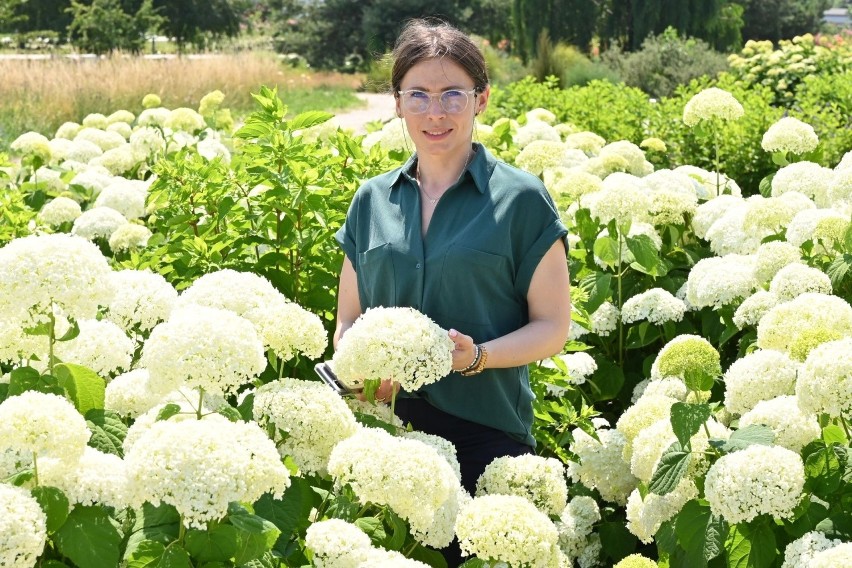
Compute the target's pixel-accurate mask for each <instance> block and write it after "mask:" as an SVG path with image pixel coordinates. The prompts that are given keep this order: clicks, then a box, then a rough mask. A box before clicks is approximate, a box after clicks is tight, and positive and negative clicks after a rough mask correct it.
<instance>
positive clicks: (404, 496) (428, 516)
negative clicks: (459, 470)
mask: <svg viewBox="0 0 852 568" xmlns="http://www.w3.org/2000/svg"><path fill="white" fill-rule="evenodd" d="M424 471H428V472H430V475H429V476H428V478H427V477H424V476H423V472H424ZM328 472H329V473H330V474H331V475H332V477H334V478H335V480H336V481H337V482H338V483H340V484H346V483H348V484H349V485H350V486H351V487H352V490H353V491H354V492H355V494H356V495H357V496H358V499H359V500H360V501H361V502H362V503H368V502H372V503H375V504H378V505H388V506H389V507H390V508H391V509H393V510H394V511H395V512H396V513H397V514H398V515H399V516H401V517H402V518H404V519H406V520H407V521H408V522H409V525H410V527H411V532H412V534H413V535H414V536H415V538H417V539H418V540H420V542H423V543H425V544H429V545H430V546H437V547H443V546H446V545H447V544H449V543H450V541H451V540H452V537H453V533H452V522H453V520H454V519H453V518H450V519H449V526H447V525H446V524H445V523H438V521H446V519H444V518H443V515H441V514H439V511H440V509H441V508H442V507H445V506H448V505H453V504H454V503H456V506H457V499H458V491H459V487H460V483H459V480H458V478H457V477H456V475H455V472H454V471H453V469H452V467H450V464H449V463H448V462H447V460H446V459H444V457H443V456H442V455H441V454H440V453H438V451H437V450H435V449H434V448H432V447H431V446H430V445H428V444H424V443H423V442H420V441H418V440H413V439H406V438H399V437H394V436H391V435H390V434H388V433H387V432H385V431H384V430H379V429H376V428H362V429H360V430H359V431H358V432H356V433H355V435H353V436H350V437H349V438H347V439H345V440H343V441H342V442H340V443H338V444H337V445H336V446H335V447H334V449H333V450H332V452H331V456H330V457H329V461H328ZM450 516H451V517H455V515H450ZM441 524H443V526H437V525H441Z"/></svg>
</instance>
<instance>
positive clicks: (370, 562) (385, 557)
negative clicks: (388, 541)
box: [357, 548, 430, 568]
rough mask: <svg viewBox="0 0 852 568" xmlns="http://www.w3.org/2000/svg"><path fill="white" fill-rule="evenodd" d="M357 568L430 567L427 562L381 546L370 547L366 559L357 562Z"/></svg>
mask: <svg viewBox="0 0 852 568" xmlns="http://www.w3.org/2000/svg"><path fill="white" fill-rule="evenodd" d="M357 568H430V567H429V564H425V563H423V562H420V561H419V560H414V559H413V558H406V557H405V556H403V555H402V554H401V553H399V552H397V551H395V550H384V549H383V548H373V549H370V550H369V551H368V552H367V554H366V560H364V561H362V562H361V563H360V564H358V566H357Z"/></svg>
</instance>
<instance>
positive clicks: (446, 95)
mask: <svg viewBox="0 0 852 568" xmlns="http://www.w3.org/2000/svg"><path fill="white" fill-rule="evenodd" d="M433 97H439V98H438V100H439V101H440V103H441V108H442V109H444V112H446V113H448V114H458V113H460V112H462V111H464V109H466V108H467V103H468V99H469V93H468V92H467V91H461V90H459V89H450V90H448V91H444V92H443V93H441V94H440V95H437V94H434V95H433V94H430V93H426V92H424V91H405V92H404V93H403V95H402V99H403V102H404V103H405V108H406V109H408V111H409V112H412V113H414V114H422V113H424V112H426V111H428V110H429V105H431V104H432V98H433Z"/></svg>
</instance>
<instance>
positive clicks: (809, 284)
mask: <svg viewBox="0 0 852 568" xmlns="http://www.w3.org/2000/svg"><path fill="white" fill-rule="evenodd" d="M769 292H770V293H772V294H775V295H776V296H777V297H778V300H779V301H780V302H787V301H789V300H792V299H793V298H795V297H796V296H799V295H801V294H804V293H806V292H816V293H820V294H831V279H830V278H829V277H828V275H827V274H825V273H824V272H823V271H822V270H819V269H818V268H813V267H810V266H808V265H806V264H802V263H799V262H794V263H791V264H788V265H786V266H784V267H783V268H781V269H780V270H779V271H778V272H777V274H775V276H774V277H773V278H772V282H770V283H769Z"/></svg>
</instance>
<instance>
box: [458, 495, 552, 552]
mask: <svg viewBox="0 0 852 568" xmlns="http://www.w3.org/2000/svg"><path fill="white" fill-rule="evenodd" d="M456 534H457V535H458V539H459V545H460V546H461V550H462V554H466V555H475V556H476V557H477V558H480V559H482V560H487V561H490V562H495V561H496V562H505V563H506V564H508V565H510V566H518V567H527V566H536V567H541V568H558V566H559V546H558V538H559V535H558V532H557V530H556V527H555V526H554V524H553V523H552V522H551V521H550V519H549V518H548V517H547V515H545V514H544V513H542V512H541V511H539V510H538V509H536V507H535V505H533V504H532V503H530V502H529V501H527V500H526V499H524V498H523V497H518V496H515V495H483V496H482V497H475V498H474V499H473V500H472V501H471V502H470V503H468V504H467V505H465V507H464V508H463V509H462V510H461V511H460V512H459V516H458V520H457V521H456Z"/></svg>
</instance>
